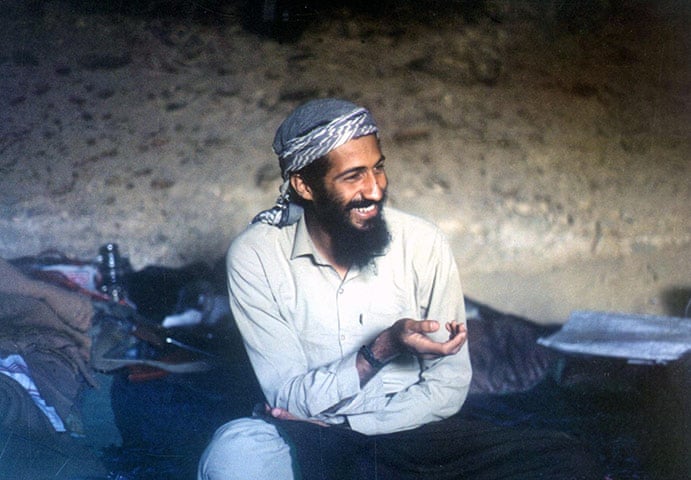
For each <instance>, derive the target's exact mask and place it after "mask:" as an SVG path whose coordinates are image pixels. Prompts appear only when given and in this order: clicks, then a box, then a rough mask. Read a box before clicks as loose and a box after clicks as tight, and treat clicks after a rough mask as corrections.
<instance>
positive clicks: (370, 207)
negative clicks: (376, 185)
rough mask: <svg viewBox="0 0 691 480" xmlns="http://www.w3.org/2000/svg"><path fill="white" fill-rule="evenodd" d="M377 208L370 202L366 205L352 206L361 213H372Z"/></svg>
mask: <svg viewBox="0 0 691 480" xmlns="http://www.w3.org/2000/svg"><path fill="white" fill-rule="evenodd" d="M376 209H377V204H376V203H372V204H370V205H368V206H366V207H359V208H353V210H355V211H356V212H358V213H361V214H363V215H367V214H368V213H372V212H374V211H375V210H376Z"/></svg>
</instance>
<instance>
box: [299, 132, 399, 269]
mask: <svg viewBox="0 0 691 480" xmlns="http://www.w3.org/2000/svg"><path fill="white" fill-rule="evenodd" d="M327 157H328V162H329V167H328V169H327V172H326V174H325V176H324V178H323V181H322V182H318V184H317V185H314V186H313V187H312V207H311V209H312V211H313V213H314V216H315V218H316V219H317V221H318V222H319V225H320V226H321V228H322V229H323V230H324V231H326V232H327V233H328V234H329V235H330V236H331V239H332V247H333V250H334V252H333V253H334V256H335V257H336V259H337V260H338V261H340V262H343V263H344V264H356V265H358V266H363V265H365V264H367V263H368V262H369V260H370V259H371V258H372V256H373V255H375V254H378V253H381V251H382V250H383V249H384V247H386V245H388V242H389V234H388V231H387V229H386V223H385V222H384V219H383V218H382V208H383V205H384V201H385V199H386V188H387V186H388V181H387V178H386V172H385V171H384V156H383V155H382V153H381V150H380V149H379V144H378V142H377V139H376V137H375V136H374V135H368V136H365V137H360V138H357V139H354V140H351V141H349V142H347V143H346V144H344V145H342V146H340V147H338V148H336V149H334V150H332V151H331V152H329V154H328V155H327Z"/></svg>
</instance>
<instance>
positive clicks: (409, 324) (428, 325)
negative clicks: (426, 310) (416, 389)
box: [400, 319, 467, 358]
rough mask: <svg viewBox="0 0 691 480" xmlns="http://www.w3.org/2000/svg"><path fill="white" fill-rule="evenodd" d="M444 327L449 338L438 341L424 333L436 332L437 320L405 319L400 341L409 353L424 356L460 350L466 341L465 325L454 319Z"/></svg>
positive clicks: (444, 354) (429, 356)
mask: <svg viewBox="0 0 691 480" xmlns="http://www.w3.org/2000/svg"><path fill="white" fill-rule="evenodd" d="M444 328H445V329H446V331H447V332H448V333H449V339H448V340H447V341H445V342H438V341H435V340H433V339H431V338H430V337H428V336H427V335H426V334H428V333H432V332H436V331H437V330H438V329H439V322H436V321H434V320H422V321H415V320H411V319H405V328H404V329H403V331H402V332H401V336H400V341H401V344H402V345H405V347H406V348H407V349H408V350H409V351H410V353H412V354H414V355H419V356H422V357H424V358H435V357H441V356H447V355H454V354H456V353H458V352H459V351H460V350H461V348H462V347H463V344H464V343H465V341H466V337H467V330H466V326H465V324H463V323H459V322H457V321H455V320H454V321H451V322H448V323H446V324H445V325H444Z"/></svg>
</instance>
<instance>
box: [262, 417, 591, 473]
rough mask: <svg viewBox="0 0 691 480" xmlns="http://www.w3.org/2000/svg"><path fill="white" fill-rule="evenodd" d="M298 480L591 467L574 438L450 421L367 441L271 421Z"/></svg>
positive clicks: (346, 432) (459, 419) (330, 429)
mask: <svg viewBox="0 0 691 480" xmlns="http://www.w3.org/2000/svg"><path fill="white" fill-rule="evenodd" d="M275 424H276V425H277V427H278V429H279V431H280V432H281V434H282V435H283V436H284V438H285V439H286V440H287V441H288V442H289V443H290V444H291V450H292V452H293V456H294V461H295V462H296V464H297V465H298V468H297V469H296V470H299V471H300V472H301V478H302V480H345V479H362V480H394V479H395V480H408V479H410V480H412V479H416V480H445V479H472V480H485V479H486V480H500V479H512V480H518V479H521V480H531V479H546V480H547V479H549V480H590V479H603V478H604V476H603V473H602V472H601V470H600V468H599V466H598V464H597V463H596V462H595V460H594V459H593V457H592V456H591V455H590V454H589V453H588V452H587V451H586V449H585V448H583V446H582V445H580V444H579V443H578V442H577V441H576V440H575V439H574V438H572V437H570V436H569V435H567V434H565V433H560V432H553V431H547V430H534V429H514V428H506V427H501V426H497V425H493V424H491V423H487V422H483V421H474V420H468V419H464V418H462V417H460V416H454V417H451V418H449V419H446V420H443V421H440V422H434V423H430V424H427V425H424V426H422V427H419V428H416V429H414V430H409V431H405V432H397V433H392V434H388V435H373V436H367V435H362V434H360V433H357V432H354V431H352V430H350V429H348V428H342V427H321V426H318V425H315V424H311V423H307V422H298V421H275Z"/></svg>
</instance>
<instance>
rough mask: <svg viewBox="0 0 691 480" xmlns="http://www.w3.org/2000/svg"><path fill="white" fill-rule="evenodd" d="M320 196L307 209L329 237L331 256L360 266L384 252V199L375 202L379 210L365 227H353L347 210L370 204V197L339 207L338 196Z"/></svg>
mask: <svg viewBox="0 0 691 480" xmlns="http://www.w3.org/2000/svg"><path fill="white" fill-rule="evenodd" d="M322 198H323V200H319V201H317V203H316V204H310V205H309V207H308V208H309V209H311V210H312V213H313V214H314V215H315V217H316V218H317V220H318V221H319V225H320V226H321V227H322V228H323V229H324V230H325V231H326V232H327V233H328V234H329V236H330V237H331V250H332V252H331V253H332V255H333V257H334V260H335V261H336V263H338V264H339V265H347V266H349V267H350V266H356V267H358V268H362V267H364V266H366V265H367V264H369V263H370V262H371V261H372V259H373V258H374V257H375V256H377V255H381V254H382V253H384V249H385V248H386V247H387V245H388V244H389V242H390V241H391V236H390V235H389V230H388V228H387V227H386V221H385V220H384V218H383V216H382V210H383V205H384V201H385V200H386V198H382V200H381V201H379V202H376V203H377V204H378V206H379V214H378V215H377V216H376V217H374V218H372V219H371V220H370V221H369V222H368V223H367V228H366V229H362V230H361V229H359V228H355V227H354V226H353V224H352V223H350V218H349V216H348V213H349V212H350V210H351V209H352V208H363V207H367V206H368V205H371V204H372V203H373V202H371V201H367V200H364V201H360V202H351V203H349V204H347V205H346V206H345V207H342V206H341V205H340V204H339V202H338V200H337V199H335V198H333V197H331V196H330V195H328V194H325V195H324V196H323V197H322Z"/></svg>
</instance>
